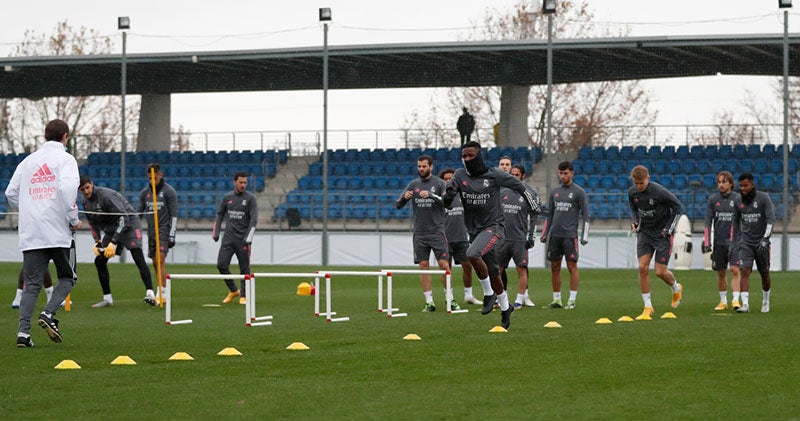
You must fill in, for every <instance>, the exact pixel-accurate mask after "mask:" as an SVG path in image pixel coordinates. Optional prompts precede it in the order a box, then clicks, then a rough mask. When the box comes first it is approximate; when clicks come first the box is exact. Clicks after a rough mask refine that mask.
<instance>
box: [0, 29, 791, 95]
mask: <svg viewBox="0 0 800 421" xmlns="http://www.w3.org/2000/svg"><path fill="white" fill-rule="evenodd" d="M789 43H790V53H789V58H790V67H789V72H790V74H791V75H792V76H800V54H799V53H800V35H797V34H794V35H790V38H789ZM782 48H783V37H782V35H781V34H769V35H733V36H702V37H700V36H681V37H639V38H604V39H561V40H554V42H553V69H554V70H553V82H554V83H570V82H593V81H604V80H627V79H653V78H670V77H685V76H703V75H715V74H718V73H721V74H725V75H772V76H779V75H782V74H783V67H782V66H783V59H782V57H783V56H782ZM127 59H128V75H127V77H128V93H129V94H131V95H137V94H167V93H191V92H229V91H285V90H301V89H322V48H321V47H306V48H287V49H273V50H242V51H217V52H186V53H158V54H129V55H128V56H127ZM546 59H547V42H546V40H524V41H475V42H443V43H419V44H377V45H352V46H331V47H330V48H329V60H330V61H329V69H330V78H329V87H330V89H364V88H411V87H453V86H498V85H507V84H517V85H541V84H545V83H546ZM120 61H121V55H120V54H116V55H90V56H50V57H19V58H14V57H9V58H0V97H5V98H14V97H27V98H40V97H50V96H88V95H117V94H119V92H120Z"/></svg>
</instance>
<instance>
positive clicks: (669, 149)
mask: <svg viewBox="0 0 800 421" xmlns="http://www.w3.org/2000/svg"><path fill="white" fill-rule="evenodd" d="M661 159H663V160H667V161H669V160H672V159H675V147H674V146H672V145H667V146H664V148H662V149H661Z"/></svg>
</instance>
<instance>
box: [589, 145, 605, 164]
mask: <svg viewBox="0 0 800 421" xmlns="http://www.w3.org/2000/svg"><path fill="white" fill-rule="evenodd" d="M591 150H592V159H593V160H595V161H599V160H602V159H605V156H606V152H605V150H603V147H602V146H595V147H593V148H592V149H591Z"/></svg>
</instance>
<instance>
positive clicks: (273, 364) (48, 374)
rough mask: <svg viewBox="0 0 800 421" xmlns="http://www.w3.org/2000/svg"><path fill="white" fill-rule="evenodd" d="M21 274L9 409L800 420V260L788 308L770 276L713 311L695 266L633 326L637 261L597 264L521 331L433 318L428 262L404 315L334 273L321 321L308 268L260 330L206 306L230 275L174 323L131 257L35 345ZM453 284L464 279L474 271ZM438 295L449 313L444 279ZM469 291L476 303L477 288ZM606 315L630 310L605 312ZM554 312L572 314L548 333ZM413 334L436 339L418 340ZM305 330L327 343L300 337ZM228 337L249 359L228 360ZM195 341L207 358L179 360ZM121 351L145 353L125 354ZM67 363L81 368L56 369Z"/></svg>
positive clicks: (9, 291)
mask: <svg viewBox="0 0 800 421" xmlns="http://www.w3.org/2000/svg"><path fill="white" fill-rule="evenodd" d="M337 269H338V268H337ZM254 270H255V271H270V272H274V271H281V270H284V271H295V272H297V271H309V270H312V268H299V267H255V268H254ZM18 271H19V265H18V264H0V279H2V280H3V281H2V283H1V284H0V285H2V286H3V287H2V291H4V292H3V295H2V297H0V302H2V308H0V332H2V336H0V337H4V338H6V340H4V341H2V342H0V343H1V344H2V345H0V361H2V362H1V363H0V417H2V418H3V419H8V418H11V417H25V418H33V419H45V418H47V419H54V418H56V419H63V418H66V419H76V418H115V419H119V418H128V419H133V418H136V419H197V418H200V417H207V418H212V417H213V418H218V419H219V418H222V419H227V418H238V419H244V418H255V417H259V418H270V419H285V418H302V419H345V418H348V419H354V418H356V419H361V418H371V419H378V418H381V419H466V418H470V419H472V418H483V419H488V418H497V417H517V418H523V419H524V418H537V419H553V418H577V419H644V418H651V419H721V418H730V417H737V418H741V419H792V418H794V419H796V418H798V417H800V403H798V396H799V395H798V386H797V385H798V379H799V378H800V363H799V362H798V359H797V349H798V346H799V345H800V323H798V320H800V306H798V305H797V303H798V302H800V283H799V282H798V279H797V278H798V276H797V273H791V272H785V273H774V274H773V297H772V312H771V313H769V314H761V313H759V312H758V309H759V307H760V306H759V304H760V299H761V293H760V287H759V285H760V283H759V281H758V277H757V276H756V277H755V282H753V288H752V290H754V291H755V292H754V293H753V297H752V298H751V304H753V306H752V307H753V310H754V312H752V313H750V314H733V313H731V312H726V313H725V314H723V315H720V314H715V313H714V311H713V310H712V309H713V307H714V305H716V303H717V301H718V297H717V293H716V291H715V290H716V278H715V275H714V274H712V273H711V272H703V271H687V272H678V273H677V276H678V278H679V279H680V280H681V282H682V283H683V284H684V286H685V294H684V303H683V304H682V305H681V307H680V308H679V309H678V310H675V311H674V312H675V313H676V314H677V316H678V318H677V319H674V320H662V319H656V320H653V321H650V322H633V323H618V322H616V319H617V318H619V317H620V316H623V315H630V316H636V315H637V314H638V313H639V312H640V311H641V307H642V305H641V298H640V295H639V290H638V282H637V280H636V272H635V271H634V270H583V271H582V272H581V275H582V277H581V278H582V280H581V288H580V294H579V296H578V308H576V309H575V310H563V309H562V310H551V309H548V308H542V307H537V308H535V309H524V310H522V311H519V312H516V313H514V316H513V318H512V325H511V329H510V330H509V332H508V333H489V329H491V328H492V327H493V326H495V325H498V324H499V318H500V315H499V312H494V313H492V314H490V315H488V316H481V315H480V312H479V307H478V306H470V309H471V311H470V313H468V314H461V315H447V314H445V313H444V312H442V311H437V312H436V313H421V312H420V309H421V308H422V304H423V298H422V294H421V292H420V290H419V283H418V281H417V279H416V276H414V275H400V276H397V277H396V281H395V304H396V305H397V306H399V307H400V310H401V311H406V312H408V313H409V315H408V317H406V318H397V319H388V318H386V317H385V316H383V315H381V314H379V313H377V312H376V298H377V297H376V296H377V293H376V281H375V280H374V279H373V278H363V277H341V276H340V277H336V278H334V294H333V302H334V310H335V311H337V312H338V313H339V314H338V316H349V317H350V321H349V322H344V323H326V322H325V321H324V319H322V318H320V317H314V316H313V297H301V296H297V295H296V294H295V289H296V286H297V284H298V283H299V282H301V281H302V280H298V279H280V280H278V279H275V280H261V281H259V284H258V292H259V295H258V301H257V302H258V308H259V314H260V315H261V314H272V315H274V316H275V320H274V325H273V326H265V327H250V328H248V327H245V326H244V325H243V322H244V306H241V305H239V304H229V305H225V306H222V307H203V306H202V305H203V304H206V303H218V302H219V301H220V300H221V299H222V298H223V297H224V295H225V292H226V290H225V288H224V286H223V285H222V281H208V280H198V281H186V280H178V281H175V285H174V287H173V290H174V306H173V318H174V319H182V318H191V319H193V320H194V323H193V324H190V325H180V326H166V325H165V324H164V311H163V310H159V309H152V308H149V307H147V306H146V305H145V304H143V303H142V301H141V298H142V297H143V296H144V291H143V288H142V285H141V282H140V281H139V279H138V275H137V272H136V271H135V267H134V266H133V265H132V264H128V265H113V266H111V272H112V288H113V291H114V299H115V302H114V307H112V308H104V309H93V308H91V307H90V306H91V304H92V303H93V302H95V301H97V300H99V299H100V296H101V293H100V287H99V284H98V282H97V275H96V272H95V270H94V268H93V267H92V266H91V265H82V266H81V267H80V268H79V274H80V275H81V279H80V281H79V283H78V284H77V286H76V288H75V290H74V291H73V301H74V305H73V310H72V311H71V312H69V313H67V312H63V311H62V312H60V313H59V314H58V316H57V317H58V318H59V319H61V326H62V333H63V335H64V342H63V343H61V344H55V343H52V342H50V341H49V340H48V339H47V337H46V335H45V334H44V331H42V330H41V329H40V328H38V326H34V327H33V339H34V341H35V342H36V347H35V348H32V349H17V348H15V347H14V337H15V332H16V326H17V317H18V314H17V312H16V311H14V310H11V309H10V307H9V303H10V301H11V299H12V298H13V290H14V283H15V280H16V276H17V273H18ZM169 271H171V272H172V273H187V272H188V273H214V272H215V269H214V268H213V267H212V266H177V265H173V266H171V267H169ZM531 273H532V279H533V287H532V291H533V293H534V299H535V301H536V303H537V304H538V305H539V306H544V307H546V304H547V303H549V302H550V298H551V296H550V286H549V285H550V282H549V272H547V271H543V270H534V271H531ZM565 274H566V272H565ZM511 277H512V285H513V286H514V287H515V286H516V281H515V280H514V279H515V275H513V274H511ZM454 279H457V280H460V272H458V270H457V271H456V274H455V276H454ZM456 283H457V284H458V282H456ZM478 290H480V287H479V286H478ZM511 295H512V299H513V297H515V296H516V294H515V293H512V294H511ZM434 296H435V298H436V302H437V304H438V305H439V308H440V310H441V309H442V308H443V307H444V305H443V296H442V292H441V288H438V287H437V288H435V289H434ZM456 297H457V298H458V299H461V298H463V295H462V290H461V288H460V287H457V288H456ZM653 300H654V304H655V308H656V313H657V315H661V314H662V313H663V312H665V311H669V310H671V309H670V308H669V290H668V289H667V288H666V287H665V286H664V285H663V283H661V281H657V280H654V282H653ZM323 303H324V301H323ZM40 304H41V305H43V301H42V302H41V303H40ZM40 307H41V306H40ZM338 316H337V317H338ZM600 317H609V318H611V319H612V320H615V323H613V324H611V325H597V324H595V323H594V322H595V321H596V320H597V319H598V318H600ZM548 321H557V322H558V323H560V324H561V325H562V326H563V327H562V328H560V329H547V328H544V327H543V325H544V324H545V323H547V322H548ZM408 333H416V334H417V335H419V336H421V337H422V340H421V341H406V340H403V339H402V338H403V336H405V335H406V334H408ZM298 341H299V342H303V343H305V344H306V345H308V346H309V347H310V348H311V349H310V350H309V351H288V350H286V349H285V348H286V347H287V346H288V345H289V344H291V343H292V342H298ZM225 347H235V348H237V349H238V350H239V351H241V352H242V353H243V354H244V355H243V356H238V357H222V356H218V355H216V354H217V352H219V351H220V350H222V349H223V348H225ZM181 351H182V352H187V353H189V354H190V355H192V356H193V357H194V360H193V361H168V359H169V357H170V356H171V355H172V354H174V353H176V352H181ZM119 355H128V356H130V357H131V358H133V359H134V360H135V361H136V362H137V365H135V366H116V365H110V362H111V361H112V360H113V359H114V358H116V357H117V356H119ZM64 359H72V360H75V361H76V362H77V363H78V364H80V365H81V367H82V369H81V370H56V369H54V367H55V365H56V364H58V363H59V362H60V361H62V360H64Z"/></svg>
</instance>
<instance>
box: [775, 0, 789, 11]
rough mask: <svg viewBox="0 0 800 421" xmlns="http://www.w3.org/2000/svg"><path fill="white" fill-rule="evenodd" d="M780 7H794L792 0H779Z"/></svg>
mask: <svg viewBox="0 0 800 421" xmlns="http://www.w3.org/2000/svg"><path fill="white" fill-rule="evenodd" d="M778 7H779V8H781V9H786V8H789V7H792V0H778Z"/></svg>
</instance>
